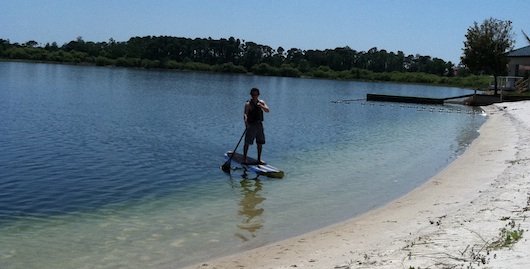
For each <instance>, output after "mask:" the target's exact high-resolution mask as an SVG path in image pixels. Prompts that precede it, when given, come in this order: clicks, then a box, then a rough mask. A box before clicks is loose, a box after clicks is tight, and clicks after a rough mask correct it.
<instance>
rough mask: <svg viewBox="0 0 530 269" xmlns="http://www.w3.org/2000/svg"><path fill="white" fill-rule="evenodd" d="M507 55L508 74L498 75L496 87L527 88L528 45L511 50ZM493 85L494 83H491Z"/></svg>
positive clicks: (529, 71) (528, 71)
mask: <svg viewBox="0 0 530 269" xmlns="http://www.w3.org/2000/svg"><path fill="white" fill-rule="evenodd" d="M506 57H508V61H509V62H508V76H500V77H498V81H497V87H498V88H499V89H501V90H516V91H518V92H523V91H527V90H529V85H528V75H529V74H530V46H526V47H522V48H519V49H515V50H512V51H510V52H508V53H507V54H506ZM492 86H494V85H492Z"/></svg>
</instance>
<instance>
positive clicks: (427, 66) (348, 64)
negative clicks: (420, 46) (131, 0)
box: [0, 36, 465, 86]
mask: <svg viewBox="0 0 530 269" xmlns="http://www.w3.org/2000/svg"><path fill="white" fill-rule="evenodd" d="M0 58H4V59H23V60H32V61H52V62H63V63H76V64H78V63H89V64H95V65H99V66H123V67H141V68H167V69H183V70H202V71H215V72H227V73H254V74H258V75H275V76H290V77H301V76H308V77H321V78H332V79H364V80H378V81H402V82H420V83H438V84H455V82H454V81H460V82H461V81H462V80H461V79H460V80H455V79H452V77H453V76H454V73H455V72H454V69H455V66H454V64H453V63H451V62H446V61H444V60H442V59H439V58H432V57H430V56H422V55H405V53H403V52H402V51H398V52H397V53H394V52H388V51H386V50H384V49H378V48H375V47H374V48H372V49H370V50H368V51H356V50H353V49H351V48H350V47H347V46H346V47H337V48H335V49H325V50H301V49H297V48H291V49H288V50H285V49H284V48H282V47H278V48H277V49H274V48H272V47H270V46H267V45H261V44H257V43H255V42H250V41H244V40H240V39H236V38H234V37H230V38H228V39H225V38H221V39H212V38H195V39H191V38H184V37H172V36H144V37H132V38H130V39H129V40H128V41H124V42H117V41H115V40H114V39H112V38H111V39H110V40H109V41H108V42H92V41H85V40H83V38H82V37H78V38H77V39H75V40H72V41H70V42H68V43H65V44H63V45H62V46H59V45H58V44H57V43H56V42H53V43H51V44H50V43H46V44H45V45H39V43H38V42H36V41H33V40H32V41H28V42H26V43H23V44H18V43H10V41H9V40H6V39H0ZM456 84H459V83H458V82H457V83H456ZM460 84H461V83H460ZM464 86H465V85H464Z"/></svg>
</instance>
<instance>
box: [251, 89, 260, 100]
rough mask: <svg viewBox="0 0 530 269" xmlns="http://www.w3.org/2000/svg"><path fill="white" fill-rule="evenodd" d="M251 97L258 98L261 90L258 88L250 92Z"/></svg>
mask: <svg viewBox="0 0 530 269" xmlns="http://www.w3.org/2000/svg"><path fill="white" fill-rule="evenodd" d="M250 96H252V98H258V96H259V89H258V88H252V89H251V90H250Z"/></svg>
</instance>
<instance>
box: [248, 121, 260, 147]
mask: <svg viewBox="0 0 530 269" xmlns="http://www.w3.org/2000/svg"><path fill="white" fill-rule="evenodd" d="M254 139H255V140H256V143H257V144H258V145H263V144H265V133H264V132H263V123H261V122H256V123H251V124H249V125H248V127H247V134H246V135H245V144H247V145H252V144H254Z"/></svg>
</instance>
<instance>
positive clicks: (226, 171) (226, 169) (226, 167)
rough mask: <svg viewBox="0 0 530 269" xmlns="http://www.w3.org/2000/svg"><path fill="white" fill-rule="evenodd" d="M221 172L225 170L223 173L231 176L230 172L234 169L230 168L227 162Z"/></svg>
mask: <svg viewBox="0 0 530 269" xmlns="http://www.w3.org/2000/svg"><path fill="white" fill-rule="evenodd" d="M221 170H223V172H225V173H228V174H230V170H232V167H230V162H225V163H224V164H223V165H222V166H221Z"/></svg>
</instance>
